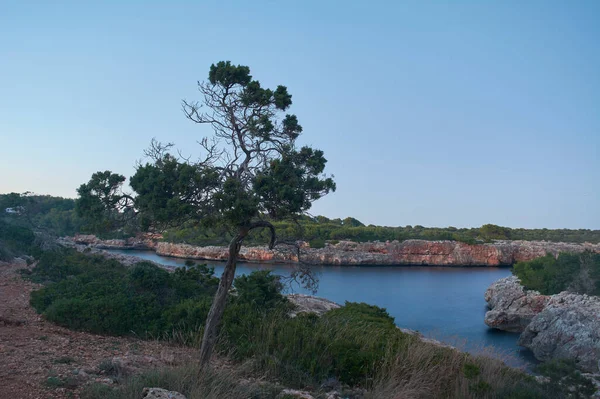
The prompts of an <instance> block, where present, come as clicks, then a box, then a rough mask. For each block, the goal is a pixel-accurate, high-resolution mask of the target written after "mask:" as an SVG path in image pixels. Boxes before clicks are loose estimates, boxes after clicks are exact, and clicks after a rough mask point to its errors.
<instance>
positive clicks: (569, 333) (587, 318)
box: [519, 292, 600, 373]
mask: <svg viewBox="0 0 600 399" xmlns="http://www.w3.org/2000/svg"><path fill="white" fill-rule="evenodd" d="M519 345H521V346H524V347H526V348H529V349H531V351H532V352H533V354H534V355H535V357H536V358H537V359H539V360H551V359H573V360H575V361H576V362H577V365H578V366H579V367H580V368H581V369H582V370H585V371H588V372H590V373H598V372H600V298H598V297H594V296H588V295H579V294H571V293H568V292H561V293H560V294H556V295H552V297H551V298H550V300H549V301H548V303H547V305H546V307H545V308H544V309H543V310H542V311H541V312H539V313H538V314H537V315H536V316H535V317H534V318H533V320H531V323H529V325H528V326H527V327H526V328H525V331H523V333H522V334H521V337H520V338H519Z"/></svg>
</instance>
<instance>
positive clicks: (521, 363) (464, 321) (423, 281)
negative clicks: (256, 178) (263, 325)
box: [112, 250, 535, 368]
mask: <svg viewBox="0 0 600 399" xmlns="http://www.w3.org/2000/svg"><path fill="white" fill-rule="evenodd" d="M112 252H118V253H122V254H125V255H134V256H138V257H140V258H143V259H148V260H151V261H154V262H156V263H160V264H164V265H170V266H184V264H185V259H178V258H169V257H163V256H159V255H157V254H156V253H154V252H151V251H137V250H112ZM194 262H197V263H206V264H208V265H209V266H211V267H214V269H215V275H217V276H220V275H221V273H222V272H223V267H224V264H223V263H221V262H216V261H198V260H194ZM262 269H268V270H272V271H273V272H274V273H276V274H280V275H284V276H285V275H289V273H290V271H291V270H292V269H293V266H292V265H284V264H275V263H244V262H239V263H238V267H237V270H236V275H240V274H247V273H250V272H252V271H254V270H262ZM312 269H313V272H316V274H317V276H318V277H319V287H318V291H317V293H316V294H315V295H317V296H320V297H323V298H327V299H329V300H332V301H334V302H337V303H339V304H344V302H345V301H349V302H365V303H368V304H371V305H377V306H380V307H383V308H386V309H387V311H388V312H389V314H390V315H391V316H392V317H394V319H395V320H396V324H397V325H398V326H399V327H402V328H409V329H411V330H417V331H419V332H421V333H422V334H423V335H425V336H426V337H429V338H434V339H437V340H439V341H442V342H445V343H448V344H450V345H453V346H455V347H457V348H459V349H462V350H465V351H468V352H471V353H480V352H481V351H485V350H486V348H490V349H493V352H494V355H498V356H500V357H501V358H502V359H503V360H505V361H506V363H507V364H509V365H511V366H515V367H525V368H529V367H530V366H531V365H533V364H534V363H535V359H534V358H533V356H532V354H531V352H529V351H527V350H525V349H523V348H521V347H519V346H518V345H517V339H518V338H519V334H518V333H509V332H504V331H498V330H493V329H490V328H488V327H487V326H486V325H485V323H484V322H483V319H484V315H485V312H486V310H487V308H486V302H485V300H484V299H483V294H484V292H485V290H486V289H487V288H488V287H489V285H490V284H491V283H492V282H494V281H496V280H498V279H500V278H503V277H507V276H509V275H510V274H511V272H510V269H509V268H505V267H504V268H503V267H428V266H313V267H312ZM287 291H288V292H295V293H301V294H312V293H311V292H308V291H306V290H304V289H302V288H301V287H299V286H297V285H295V286H292V287H290V288H289V289H288V290H287Z"/></svg>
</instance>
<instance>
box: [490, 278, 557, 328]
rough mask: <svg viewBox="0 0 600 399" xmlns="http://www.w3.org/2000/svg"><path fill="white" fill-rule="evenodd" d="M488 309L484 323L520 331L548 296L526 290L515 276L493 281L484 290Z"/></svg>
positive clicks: (537, 311)
mask: <svg viewBox="0 0 600 399" xmlns="http://www.w3.org/2000/svg"><path fill="white" fill-rule="evenodd" d="M484 297H485V300H486V301H487V303H488V306H489V307H490V310H489V311H488V312H487V313H486V314H485V320H484V321H485V324H487V325H488V326H490V327H492V328H496V329H498V330H503V331H511V332H522V331H523V330H525V328H526V327H527V326H528V325H529V323H530V322H531V320H532V319H533V318H534V317H535V316H536V315H537V314H538V313H540V312H541V311H542V310H543V309H544V307H545V306H546V304H547V303H548V301H549V300H550V297H549V296H547V295H542V294H540V293H539V292H537V291H528V290H525V288H524V287H523V286H522V285H521V283H520V281H519V279H518V278H517V277H515V276H510V277H505V278H503V279H500V280H498V281H496V282H494V283H493V284H492V285H491V286H490V287H489V288H488V289H487V290H486V291H485V295H484Z"/></svg>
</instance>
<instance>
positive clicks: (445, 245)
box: [71, 235, 600, 266]
mask: <svg viewBox="0 0 600 399" xmlns="http://www.w3.org/2000/svg"><path fill="white" fill-rule="evenodd" d="M157 239H158V238H157V236H147V235H146V236H140V237H136V238H130V239H127V240H99V239H98V238H96V237H95V236H90V235H79V236H75V237H74V238H72V239H71V240H72V241H73V242H75V243H76V244H86V245H89V246H91V247H95V248H99V249H152V250H155V251H156V253H157V254H158V255H163V256H171V257H176V258H186V259H202V260H226V259H227V257H228V249H227V247H225V246H206V247H197V246H193V245H188V244H174V243H168V242H158V241H157ZM586 249H587V250H591V251H595V252H599V253H600V244H571V243H554V242H546V241H495V242H493V243H488V244H465V243H462V242H458V241H426V240H406V241H402V242H399V241H392V242H365V243H357V242H351V241H341V242H339V243H337V244H335V245H326V246H325V248H310V247H309V246H308V245H299V246H298V247H296V246H292V245H278V246H276V248H275V249H274V250H269V249H268V248H267V247H266V246H264V247H261V246H258V247H246V246H244V247H242V249H241V251H240V260H242V261H246V262H277V263H297V262H299V260H301V261H302V262H304V263H308V264H313V265H340V266H344V265H356V266H358V265H427V266H509V265H512V264H514V263H515V262H517V261H523V260H531V259H535V258H537V257H540V256H544V255H546V254H547V253H551V254H555V255H556V254H558V253H559V252H575V253H580V252H583V251H585V250H586Z"/></svg>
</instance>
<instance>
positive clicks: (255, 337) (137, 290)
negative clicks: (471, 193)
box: [26, 250, 564, 398]
mask: <svg viewBox="0 0 600 399" xmlns="http://www.w3.org/2000/svg"><path fill="white" fill-rule="evenodd" d="M26 277H27V278H29V279H31V280H33V281H36V282H41V283H43V284H44V287H43V288H41V289H40V290H38V291H36V292H34V293H33V294H32V298H31V303H32V305H33V306H34V307H35V308H36V309H37V310H38V311H39V312H41V313H43V314H44V316H45V317H46V318H47V319H49V320H51V321H53V322H55V323H57V324H60V325H64V326H67V327H69V328H73V329H77V330H85V331H92V332H96V333H101V334H112V335H129V334H135V335H137V336H140V337H159V338H163V339H170V340H176V341H178V342H180V343H183V344H186V345H197V344H198V342H199V341H198V338H199V337H200V336H201V329H202V326H203V322H204V320H205V318H206V314H207V312H208V308H209V305H210V297H211V296H212V295H213V293H214V290H215V289H216V287H215V286H216V283H217V280H216V279H215V278H214V277H213V276H212V270H210V269H208V268H206V267H205V266H197V265H190V266H189V267H188V268H182V269H178V270H177V271H175V272H172V273H169V272H167V271H165V270H162V269H160V268H158V267H157V266H155V265H153V264H150V263H139V264H137V265H136V266H134V267H131V268H126V267H124V266H122V265H121V264H119V263H117V262H115V261H112V260H107V259H104V258H102V257H98V256H91V255H86V254H80V253H76V252H74V251H71V250H65V251H60V252H53V253H45V254H44V255H43V256H41V258H40V260H39V262H38V264H37V265H36V267H35V268H33V269H32V271H31V272H29V273H28V274H27V275H26ZM234 287H235V291H234V292H235V294H234V295H231V296H230V298H229V299H228V300H229V304H228V306H227V309H226V312H225V316H224V319H223V325H222V329H221V335H220V339H219V343H218V349H219V351H220V353H221V355H222V356H226V357H228V358H230V359H231V361H232V362H233V364H235V365H236V366H235V367H234V368H233V369H232V368H225V369H208V370H205V373H206V374H205V376H204V377H203V378H200V379H198V378H191V376H196V375H197V373H198V370H196V369H195V368H194V367H193V366H190V367H187V368H181V369H165V370H160V371H154V372H151V373H149V374H145V375H142V376H137V377H132V378H130V379H126V380H124V381H123V383H122V384H120V385H119V387H118V388H108V387H103V386H97V385H92V386H90V387H88V388H86V392H85V393H84V397H87V398H100V397H109V396H110V397H115V398H134V397H139V394H140V391H141V388H142V387H143V386H153V385H154V386H161V387H164V388H167V389H173V390H178V391H180V392H182V393H184V394H186V395H188V398H211V397H214V398H217V397H252V398H274V397H275V396H276V394H277V392H279V391H280V390H281V386H278V385H276V384H272V383H267V382H264V381H278V382H279V384H281V385H283V386H286V387H291V388H302V389H309V390H311V391H313V392H314V393H315V394H316V395H317V397H319V396H318V395H324V394H325V392H326V391H327V390H332V389H337V390H338V391H347V392H354V393H353V395H358V394H359V393H360V396H355V397H365V398H393V397H415V398H420V397H423V398H428V397H448V398H558V397H564V395H563V396H561V395H562V394H561V393H560V392H558V391H556V389H552V390H549V389H547V387H548V386H549V385H548V384H546V385H541V384H539V383H537V382H535V380H533V379H532V378H530V377H528V376H526V375H525V374H523V373H521V372H519V371H516V370H513V369H510V368H507V367H506V366H504V364H503V363H501V362H500V361H498V360H494V359H490V358H488V357H484V356H472V355H468V354H464V353H461V352H459V351H456V350H453V349H449V348H444V347H438V346H434V345H431V344H427V343H423V342H421V341H420V340H418V339H417V338H415V337H413V336H411V335H407V334H404V333H402V332H401V331H400V330H399V329H397V328H396V326H395V322H394V319H393V318H392V317H390V316H389V315H388V313H387V312H386V311H385V309H382V308H378V307H376V306H370V305H367V304H362V303H346V304H345V306H343V307H341V308H339V309H336V310H333V311H330V312H328V313H326V314H325V315H323V316H322V317H317V316H315V315H299V316H297V317H295V318H290V317H289V316H288V313H289V310H290V306H291V305H290V303H289V302H288V301H287V299H286V298H285V296H283V295H282V294H281V289H282V286H281V284H280V282H279V279H278V278H277V276H274V275H272V274H271V273H270V272H268V271H260V272H255V273H253V274H251V275H248V276H241V277H238V278H236V280H235V283H234ZM239 373H242V374H243V375H244V378H242V375H241V374H239ZM238 374H239V375H238ZM256 376H261V381H262V382H260V383H258V382H257V381H256V378H255V377H256ZM241 380H244V381H246V382H244V383H243V384H242V383H240V381H241ZM252 381H253V382H252ZM357 392H358V393H357ZM563 393H564V392H563Z"/></svg>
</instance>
